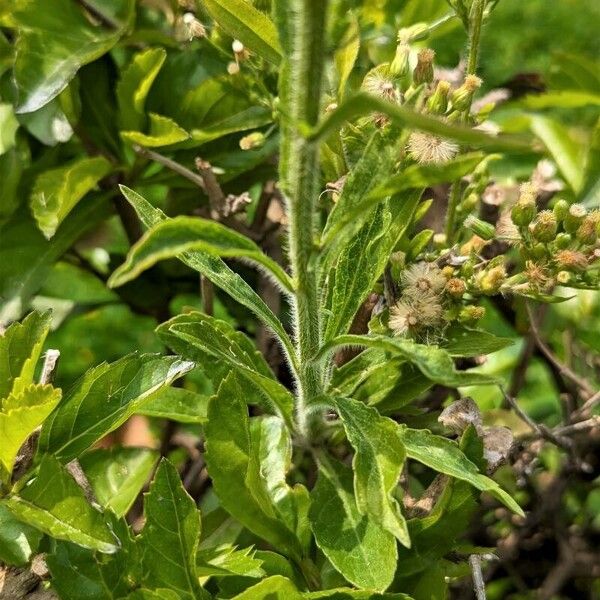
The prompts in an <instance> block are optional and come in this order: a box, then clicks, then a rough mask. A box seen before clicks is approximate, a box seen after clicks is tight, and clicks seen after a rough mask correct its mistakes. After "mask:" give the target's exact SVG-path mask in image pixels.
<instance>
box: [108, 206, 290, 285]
mask: <svg viewBox="0 0 600 600" xmlns="http://www.w3.org/2000/svg"><path fill="white" fill-rule="evenodd" d="M194 250H196V251H199V252H205V253H206V254H211V255H213V256H219V257H223V258H228V257H229V258H234V257H235V258H244V259H247V260H250V261H252V262H254V263H256V264H258V265H259V266H260V267H262V268H264V269H266V271H267V272H269V274H270V275H272V276H273V277H274V278H275V280H276V281H277V282H278V283H279V285H280V286H282V287H283V289H285V290H287V291H288V292H291V291H292V290H293V286H292V283H291V280H290V278H289V276H288V274H287V273H286V272H285V270H284V269H283V268H282V267H281V266H280V265H279V264H277V263H276V262H275V261H274V260H273V259H271V258H269V257H268V256H267V255H266V254H265V253H264V252H263V251H262V250H261V249H260V248H259V247H258V246H257V245H256V244H255V243H254V242H253V241H252V240H251V239H249V238H247V237H246V236H245V235H242V234H241V233H238V232H237V231H234V230H233V229H230V228H229V227H226V226H225V225H222V224H221V223H218V222H216V221H211V220H208V219H201V218H199V217H195V218H194V217H175V218H174V219H168V220H166V221H163V222H162V223H159V224H158V225H155V226H154V227H152V228H151V229H149V230H148V231H147V232H146V233H145V234H144V236H143V237H142V238H141V239H140V240H139V241H138V242H137V243H136V244H135V245H134V246H133V247H132V249H131V251H130V252H129V255H128V257H127V260H126V262H125V263H124V264H123V265H121V266H120V267H119V268H118V269H117V270H116V271H115V272H114V273H113V274H112V276H111V278H110V280H109V285H110V286H112V287H117V286H119V285H122V284H124V283H127V282H128V281H131V280H132V279H135V278H136V277H138V276H139V275H140V273H142V272H143V271H145V270H147V269H149V268H150V267H152V266H153V265H155V264H156V263H157V262H159V261H161V260H165V259H168V258H175V257H176V256H178V255H180V254H182V253H184V252H189V251H194Z"/></svg>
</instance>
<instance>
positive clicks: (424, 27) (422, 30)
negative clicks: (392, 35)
mask: <svg viewBox="0 0 600 600" xmlns="http://www.w3.org/2000/svg"><path fill="white" fill-rule="evenodd" d="M428 36H429V25H428V24H427V23H415V24H414V25H411V26H410V27H404V28H402V29H400V31H398V41H399V42H404V43H405V44H409V43H410V42H418V41H419V40H425V39H427V37H428Z"/></svg>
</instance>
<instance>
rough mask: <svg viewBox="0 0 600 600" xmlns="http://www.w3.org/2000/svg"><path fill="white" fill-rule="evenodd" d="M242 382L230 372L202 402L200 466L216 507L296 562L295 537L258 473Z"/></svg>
mask: <svg viewBox="0 0 600 600" xmlns="http://www.w3.org/2000/svg"><path fill="white" fill-rule="evenodd" d="M247 386H248V384H247V383H246V384H245V383H244V382H243V381H242V380H240V379H239V378H237V377H236V376H235V374H234V373H230V374H229V375H228V376H227V378H226V379H225V380H224V381H223V383H222V384H221V386H220V387H219V391H218V392H217V395H216V396H213V397H212V398H211V400H210V403H209V405H208V422H207V423H206V425H205V426H204V433H205V436H206V455H205V458H206V464H207V465H208V472H209V474H210V477H211V479H212V482H213V487H214V489H215V491H216V493H217V496H218V497H219V499H220V500H221V504H222V506H223V507H224V508H225V509H226V510H227V511H228V512H229V513H230V514H231V515H232V516H233V517H235V518H236V519H237V520H238V521H239V522H240V523H242V524H243V525H244V526H245V527H247V528H248V529H249V530H250V531H252V532H253V533H254V534H256V535H258V536H259V537H261V538H263V539H265V540H267V541H268V542H269V543H270V544H272V545H273V546H274V547H275V548H277V549H279V550H280V551H281V552H283V553H284V554H286V555H287V556H290V557H292V558H294V559H295V560H299V558H300V555H301V552H300V545H299V543H298V540H297V539H296V538H295V536H294V534H293V533H292V532H291V531H290V530H289V529H288V528H287V527H286V526H285V525H284V523H283V522H282V521H281V520H280V518H279V516H278V514H277V512H276V510H275V509H274V507H273V505H272V503H271V499H270V496H269V494H268V491H267V489H266V485H265V482H264V480H263V479H262V477H261V474H260V465H259V464H258V460H257V458H258V453H257V452H258V451H257V450H256V448H255V447H254V446H253V444H252V438H251V433H250V422H249V418H248V409H247V407H246V401H247V398H248V396H249V395H250V396H252V395H253V392H252V390H248V387H247Z"/></svg>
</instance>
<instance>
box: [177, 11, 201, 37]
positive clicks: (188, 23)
mask: <svg viewBox="0 0 600 600" xmlns="http://www.w3.org/2000/svg"><path fill="white" fill-rule="evenodd" d="M181 20H182V21H183V24H184V25H185V27H186V29H187V32H188V35H189V39H190V40H193V39H194V38H204V37H206V27H204V25H203V24H202V23H201V22H200V21H199V20H198V19H197V18H196V15H194V13H192V12H186V13H185V14H184V15H183V17H182V18H181Z"/></svg>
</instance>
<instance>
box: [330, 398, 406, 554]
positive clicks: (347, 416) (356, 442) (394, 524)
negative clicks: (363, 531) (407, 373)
mask: <svg viewBox="0 0 600 600" xmlns="http://www.w3.org/2000/svg"><path fill="white" fill-rule="evenodd" d="M335 406H336V408H337V410H338V414H339V416H340V418H341V420H342V423H343V425H344V429H345V430H346V435H347V436H348V441H349V442H350V444H351V445H352V447H353V448H354V459H353V461H352V468H353V470H354V494H355V496H356V506H357V507H358V510H359V511H360V513H361V514H363V515H368V516H369V517H370V518H371V520H372V521H373V522H375V523H377V524H378V525H380V526H381V527H383V528H384V529H385V530H386V531H389V532H390V533H391V534H392V535H393V536H394V537H395V538H396V539H397V540H398V541H399V542H400V543H402V544H403V545H404V546H407V547H410V537H409V533H408V528H407V526H406V520H405V518H404V515H403V514H402V511H401V510H400V505H399V504H398V501H397V500H396V498H395V497H394V492H395V491H396V488H397V486H398V480H399V479H400V474H401V472H402V468H403V466H404V459H405V456H406V453H405V451H404V446H403V445H402V442H401V441H400V438H399V436H398V424H397V423H395V422H394V421H392V420H391V419H388V418H387V417H382V416H381V415H380V414H379V413H378V412H377V411H376V410H375V409H374V408H370V407H368V406H366V405H365V404H363V403H362V402H358V401H357V400H352V399H351V398H336V399H335Z"/></svg>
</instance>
